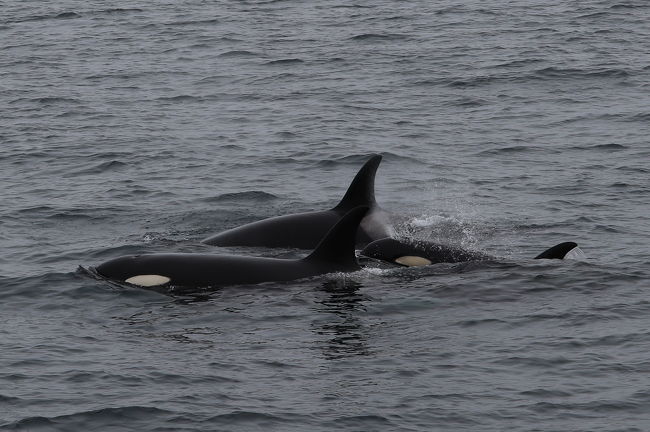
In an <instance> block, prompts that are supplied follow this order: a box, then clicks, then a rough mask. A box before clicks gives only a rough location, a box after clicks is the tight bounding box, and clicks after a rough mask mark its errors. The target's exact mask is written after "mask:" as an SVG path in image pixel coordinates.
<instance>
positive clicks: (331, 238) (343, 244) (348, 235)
mask: <svg viewBox="0 0 650 432" xmlns="http://www.w3.org/2000/svg"><path fill="white" fill-rule="evenodd" d="M367 211H368V207H367V206H360V207H356V208H354V209H352V210H350V211H349V212H347V213H346V214H345V216H343V217H342V218H341V219H340V220H339V221H338V222H337V223H336V225H334V226H333V227H332V229H330V230H329V231H328V233H327V234H325V237H323V239H322V240H321V241H320V243H318V246H316V249H314V251H313V252H312V253H311V254H309V255H308V256H307V257H305V258H303V259H304V260H305V261H318V262H325V263H329V264H331V265H332V271H336V270H340V271H343V270H346V271H354V270H358V269H359V268H360V267H359V263H357V257H356V256H355V254H354V246H355V243H356V241H355V240H356V233H357V228H358V227H359V223H360V222H361V219H363V217H364V216H365V215H366V212H367Z"/></svg>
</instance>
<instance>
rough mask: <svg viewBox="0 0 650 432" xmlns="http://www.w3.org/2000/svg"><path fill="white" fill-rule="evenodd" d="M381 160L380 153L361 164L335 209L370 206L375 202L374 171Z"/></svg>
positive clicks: (345, 209) (344, 209)
mask: <svg viewBox="0 0 650 432" xmlns="http://www.w3.org/2000/svg"><path fill="white" fill-rule="evenodd" d="M380 162H381V155H375V156H373V157H371V158H370V159H368V161H367V162H366V163H365V164H363V166H362V167H361V169H360V170H359V172H358V173H357V175H356V176H354V180H352V183H350V187H348V190H347V192H346V193H345V195H344V196H343V199H342V200H341V202H339V203H338V204H337V206H336V207H334V209H336V210H343V211H347V210H351V209H353V208H355V207H358V206H372V205H374V204H375V203H376V202H375V173H376V172H377V168H378V167H379V163H380Z"/></svg>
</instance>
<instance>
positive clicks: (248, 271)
mask: <svg viewBox="0 0 650 432" xmlns="http://www.w3.org/2000/svg"><path fill="white" fill-rule="evenodd" d="M367 211H368V207H357V208H355V209H353V210H351V211H349V212H348V213H347V214H345V215H344V216H343V218H342V219H341V220H339V221H338V222H337V223H336V224H335V225H334V227H333V228H332V229H330V230H329V232H328V233H327V234H326V235H325V236H324V237H323V239H322V240H321V241H320V243H319V244H318V246H317V247H316V249H314V251H313V252H312V253H311V254H309V255H308V256H307V257H305V258H302V259H278V258H260V257H242V256H233V255H212V254H191V253H175V254H148V255H134V256H123V257H119V258H115V259H112V260H110V261H107V262H105V263H103V264H101V265H99V266H98V267H97V268H96V269H95V271H96V272H97V274H99V275H100V276H103V277H105V278H107V279H109V280H112V281H116V282H126V283H129V284H132V285H137V286H143V287H164V286H167V285H173V286H178V287H220V286H225V285H240V284H256V283H261V282H273V281H289V280H294V279H301V278H305V277H309V276H316V275H320V274H325V273H333V272H353V271H357V270H359V269H360V267H359V264H358V263H357V259H356V256H355V241H354V239H355V234H356V231H357V228H358V226H359V223H360V222H361V219H363V217H364V215H365V214H366V212H367Z"/></svg>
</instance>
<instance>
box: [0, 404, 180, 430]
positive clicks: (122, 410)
mask: <svg viewBox="0 0 650 432" xmlns="http://www.w3.org/2000/svg"><path fill="white" fill-rule="evenodd" d="M174 416H175V413H174V412H173V411H167V410H163V409H160V408H154V407H146V406H135V405H134V406H126V407H118V408H100V409H94V410H88V411H80V412H76V413H73V414H64V415H59V416H52V417H45V416H33V417H26V418H23V419H21V420H18V421H15V422H12V423H10V424H6V425H4V426H3V427H4V428H6V430H15V431H20V430H28V431H29V430H35V429H42V428H48V429H50V430H60V431H70V430H91V429H102V428H111V429H112V428H113V427H114V425H116V424H118V425H122V426H120V427H119V429H118V430H127V429H131V430H132V428H133V427H136V426H137V427H138V429H142V427H144V426H146V424H147V423H148V422H150V421H151V420H152V419H153V418H160V417H165V418H170V417H172V418H173V417H174ZM127 425H128V426H127ZM138 425H139V426H138Z"/></svg>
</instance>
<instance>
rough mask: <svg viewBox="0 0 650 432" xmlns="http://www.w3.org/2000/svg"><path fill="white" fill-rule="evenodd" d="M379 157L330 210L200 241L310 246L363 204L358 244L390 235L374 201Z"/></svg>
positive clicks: (277, 219) (275, 220) (261, 223)
mask: <svg viewBox="0 0 650 432" xmlns="http://www.w3.org/2000/svg"><path fill="white" fill-rule="evenodd" d="M380 162H381V156H380V155H376V156H373V157H372V158H370V159H369V160H368V161H367V162H366V163H365V164H364V165H363V167H362V168H361V169H360V170H359V172H358V173H357V175H356V176H355V177H354V180H352V183H351V184H350V187H349V188H348V190H347V192H346V193H345V196H344V197H343V199H342V200H341V202H339V203H338V205H337V206H336V207H334V208H332V209H330V210H324V211H313V212H307V213H297V214H291V215H284V216H277V217H273V218H269V219H264V220H261V221H257V222H252V223H249V224H246V225H242V226H240V227H236V228H232V229H229V230H227V231H223V232H221V233H218V234H215V235H213V236H212V237H209V238H207V239H205V240H203V243H207V244H209V245H213V246H262V247H288V248H299V249H313V248H315V247H316V245H317V244H318V242H319V241H320V240H321V238H323V236H324V235H325V234H326V233H327V232H328V231H329V230H330V228H332V227H333V226H334V225H335V224H336V223H337V222H338V221H339V220H340V219H341V218H342V217H343V215H345V214H346V213H347V212H348V211H350V210H351V209H353V208H355V207H359V206H366V207H368V208H369V210H368V213H367V214H366V216H365V218H364V219H363V221H362V222H361V225H360V226H359V230H358V231H357V236H356V241H357V245H360V246H363V245H366V244H368V243H370V242H371V241H373V240H377V239H380V238H384V237H387V236H389V235H390V227H389V225H388V223H387V219H388V218H387V216H386V214H385V213H384V211H383V210H382V209H381V208H379V206H378V205H377V202H376V201H375V173H376V172H377V167H379V163H380Z"/></svg>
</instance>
